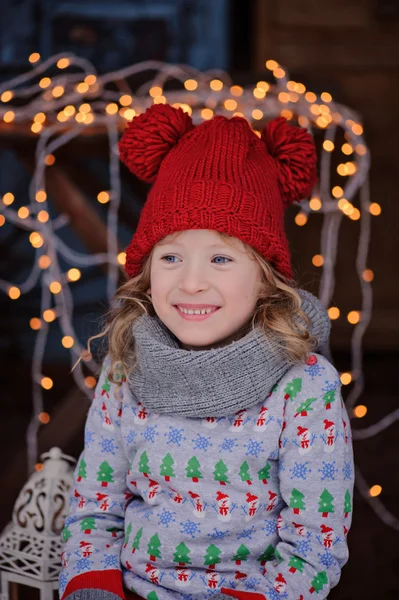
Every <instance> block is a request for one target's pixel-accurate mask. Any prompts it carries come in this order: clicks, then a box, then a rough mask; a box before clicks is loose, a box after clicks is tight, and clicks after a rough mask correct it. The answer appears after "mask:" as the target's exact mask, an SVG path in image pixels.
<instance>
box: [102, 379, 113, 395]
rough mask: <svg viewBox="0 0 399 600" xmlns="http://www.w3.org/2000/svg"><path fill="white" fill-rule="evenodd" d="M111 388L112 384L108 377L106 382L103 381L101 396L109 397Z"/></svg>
mask: <svg viewBox="0 0 399 600" xmlns="http://www.w3.org/2000/svg"><path fill="white" fill-rule="evenodd" d="M110 390H111V384H110V382H109V379H108V378H107V379H106V380H105V382H104V383H103V385H102V386H101V396H107V398H109V392H110Z"/></svg>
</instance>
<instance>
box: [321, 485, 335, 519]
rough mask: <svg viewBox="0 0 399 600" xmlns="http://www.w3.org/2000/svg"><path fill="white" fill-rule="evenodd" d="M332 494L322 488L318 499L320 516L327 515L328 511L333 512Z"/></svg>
mask: <svg viewBox="0 0 399 600" xmlns="http://www.w3.org/2000/svg"><path fill="white" fill-rule="evenodd" d="M333 500H334V496H332V495H331V494H330V492H329V491H328V490H326V489H324V490H323V491H322V492H321V494H320V499H319V512H321V513H322V515H321V516H322V517H328V513H330V512H334V505H333Z"/></svg>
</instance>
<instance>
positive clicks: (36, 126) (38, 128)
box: [30, 123, 43, 133]
mask: <svg viewBox="0 0 399 600" xmlns="http://www.w3.org/2000/svg"><path fill="white" fill-rule="evenodd" d="M30 129H31V131H32V132H33V133H40V132H41V130H42V129H43V125H42V124H41V123H33V124H32V125H31V128H30Z"/></svg>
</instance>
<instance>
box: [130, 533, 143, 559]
mask: <svg viewBox="0 0 399 600" xmlns="http://www.w3.org/2000/svg"><path fill="white" fill-rule="evenodd" d="M142 535H143V528H142V527H140V529H139V530H138V532H137V533H136V535H135V536H134V540H133V544H132V554H134V553H135V552H136V550H139V549H140V539H141V536H142Z"/></svg>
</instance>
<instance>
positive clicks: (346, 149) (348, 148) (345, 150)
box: [341, 143, 353, 155]
mask: <svg viewBox="0 0 399 600" xmlns="http://www.w3.org/2000/svg"><path fill="white" fill-rule="evenodd" d="M341 151H342V152H343V153H344V154H347V155H349V154H352V153H353V148H352V146H351V145H350V144H347V143H346V144H343V146H342V148H341Z"/></svg>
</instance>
